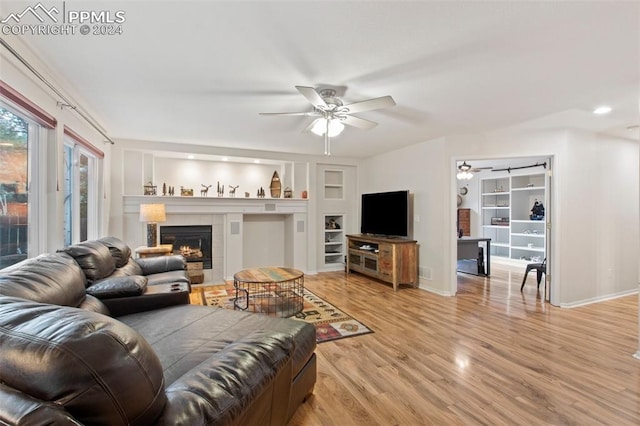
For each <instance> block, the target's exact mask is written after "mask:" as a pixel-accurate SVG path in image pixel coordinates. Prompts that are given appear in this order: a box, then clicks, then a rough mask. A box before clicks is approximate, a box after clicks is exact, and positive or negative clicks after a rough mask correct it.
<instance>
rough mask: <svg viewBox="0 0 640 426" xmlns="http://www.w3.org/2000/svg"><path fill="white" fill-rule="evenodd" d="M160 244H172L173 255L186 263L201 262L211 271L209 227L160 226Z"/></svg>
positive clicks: (204, 267)
mask: <svg viewBox="0 0 640 426" xmlns="http://www.w3.org/2000/svg"><path fill="white" fill-rule="evenodd" d="M160 244H172V245H173V253H175V254H181V255H182V256H184V257H185V259H186V260H187V262H202V268H203V269H211V251H212V249H211V247H212V244H211V225H185V226H161V227H160Z"/></svg>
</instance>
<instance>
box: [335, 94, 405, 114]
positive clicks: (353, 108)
mask: <svg viewBox="0 0 640 426" xmlns="http://www.w3.org/2000/svg"><path fill="white" fill-rule="evenodd" d="M395 104H396V102H395V101H394V100H393V98H392V97H391V96H383V97H381V98H374V99H368V100H366V101H362V102H355V103H353V104H350V105H345V106H344V107H343V108H345V109H347V112H348V113H349V114H352V113H356V112H363V111H371V110H374V109H380V108H389V107H392V106H394V105H395Z"/></svg>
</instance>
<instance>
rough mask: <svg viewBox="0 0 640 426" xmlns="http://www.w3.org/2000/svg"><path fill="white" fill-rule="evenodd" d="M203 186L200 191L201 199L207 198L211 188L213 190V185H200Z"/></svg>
mask: <svg viewBox="0 0 640 426" xmlns="http://www.w3.org/2000/svg"><path fill="white" fill-rule="evenodd" d="M200 185H201V186H202V189H201V190H200V196H201V197H206V196H207V194H208V193H209V188H211V186H212V185H209V186H207V185H205V184H203V183H201V184H200Z"/></svg>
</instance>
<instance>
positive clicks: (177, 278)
mask: <svg viewBox="0 0 640 426" xmlns="http://www.w3.org/2000/svg"><path fill="white" fill-rule="evenodd" d="M146 277H147V284H148V285H158V284H173V283H184V284H189V276H188V275H187V274H185V273H184V271H169V272H160V273H157V274H151V275H147V276H146Z"/></svg>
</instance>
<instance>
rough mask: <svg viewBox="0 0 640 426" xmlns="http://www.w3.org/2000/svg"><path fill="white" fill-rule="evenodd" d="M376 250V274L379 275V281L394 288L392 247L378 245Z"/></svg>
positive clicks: (389, 245)
mask: <svg viewBox="0 0 640 426" xmlns="http://www.w3.org/2000/svg"><path fill="white" fill-rule="evenodd" d="M378 250H379V251H378V274H380V279H381V280H384V281H387V282H391V283H393V284H394V288H395V286H396V282H395V281H396V280H395V273H394V272H395V271H394V267H393V266H394V262H393V251H394V250H393V245H391V244H380V245H378Z"/></svg>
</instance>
